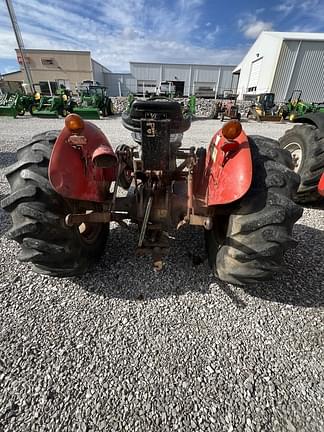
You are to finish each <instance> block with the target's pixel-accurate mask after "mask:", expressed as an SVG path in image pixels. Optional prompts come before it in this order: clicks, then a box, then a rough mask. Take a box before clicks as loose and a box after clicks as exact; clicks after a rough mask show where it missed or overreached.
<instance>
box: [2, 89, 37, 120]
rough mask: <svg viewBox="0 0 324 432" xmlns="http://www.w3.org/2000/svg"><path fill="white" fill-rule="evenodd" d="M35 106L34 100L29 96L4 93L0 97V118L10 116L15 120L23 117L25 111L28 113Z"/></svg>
mask: <svg viewBox="0 0 324 432" xmlns="http://www.w3.org/2000/svg"><path fill="white" fill-rule="evenodd" d="M34 104H35V99H34V97H33V96H31V95H22V94H20V93H6V94H4V95H0V116H10V117H14V118H16V117H17V116H23V115H24V114H25V112H26V111H30V110H31V107H32V106H33V105H34Z"/></svg>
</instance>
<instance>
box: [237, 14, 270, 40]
mask: <svg viewBox="0 0 324 432" xmlns="http://www.w3.org/2000/svg"><path fill="white" fill-rule="evenodd" d="M238 25H239V28H240V30H241V31H242V33H243V34H244V36H245V37H246V38H248V39H255V38H257V37H258V36H259V34H260V33H261V32H262V31H271V30H272V29H273V24H272V23H271V22H267V21H263V20H257V19H256V18H255V16H253V15H251V14H247V15H246V16H245V17H244V18H241V19H239V21H238Z"/></svg>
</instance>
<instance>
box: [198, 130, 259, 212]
mask: <svg viewBox="0 0 324 432" xmlns="http://www.w3.org/2000/svg"><path fill="white" fill-rule="evenodd" d="M205 174H206V176H207V179H206V180H207V181H206V184H207V191H206V195H205V197H206V202H207V205H208V206H211V205H216V204H229V203H231V202H233V201H236V200H238V199H239V198H241V197H242V196H243V195H244V194H246V192H247V191H248V190H249V188H250V186H251V182H252V158H251V150H250V146H249V141H248V138H247V136H246V135H245V133H244V132H243V131H242V132H241V133H240V135H239V136H238V137H237V138H235V140H234V141H228V140H226V138H224V137H223V134H222V130H220V131H218V132H217V133H216V134H215V135H214V136H213V138H212V140H211V142H210V145H209V147H208V151H207V156H206V166H205Z"/></svg>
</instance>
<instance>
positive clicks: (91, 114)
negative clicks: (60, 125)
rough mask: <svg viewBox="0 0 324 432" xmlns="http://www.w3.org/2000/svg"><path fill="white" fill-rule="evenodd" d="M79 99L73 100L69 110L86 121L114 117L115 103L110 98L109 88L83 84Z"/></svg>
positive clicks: (79, 88) (68, 107)
mask: <svg viewBox="0 0 324 432" xmlns="http://www.w3.org/2000/svg"><path fill="white" fill-rule="evenodd" d="M78 95H79V98H78V99H77V100H75V99H71V100H70V101H69V103H68V106H67V109H68V111H69V112H74V113H76V114H78V115H79V116H80V117H82V118H84V119H93V120H95V119H100V116H103V117H108V116H110V115H113V113H114V111H113V103H112V100H111V99H110V97H109V96H108V89H107V87H104V86H101V85H96V84H95V85H93V84H91V83H89V84H87V83H85V82H84V83H82V85H81V86H80V87H78Z"/></svg>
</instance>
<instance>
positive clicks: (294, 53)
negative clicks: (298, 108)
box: [272, 41, 324, 102]
mask: <svg viewBox="0 0 324 432" xmlns="http://www.w3.org/2000/svg"><path fill="white" fill-rule="evenodd" d="M294 90H301V91H302V99H303V100H304V101H306V102H322V101H324V42H323V41H283V43H282V47H281V51H280V55H279V60H278V64H277V68H276V72H275V76H274V80H273V84H272V91H273V92H274V93H275V95H276V101H277V102H280V101H285V100H287V99H288V98H289V97H290V96H291V94H292V92H293V91H294Z"/></svg>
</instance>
